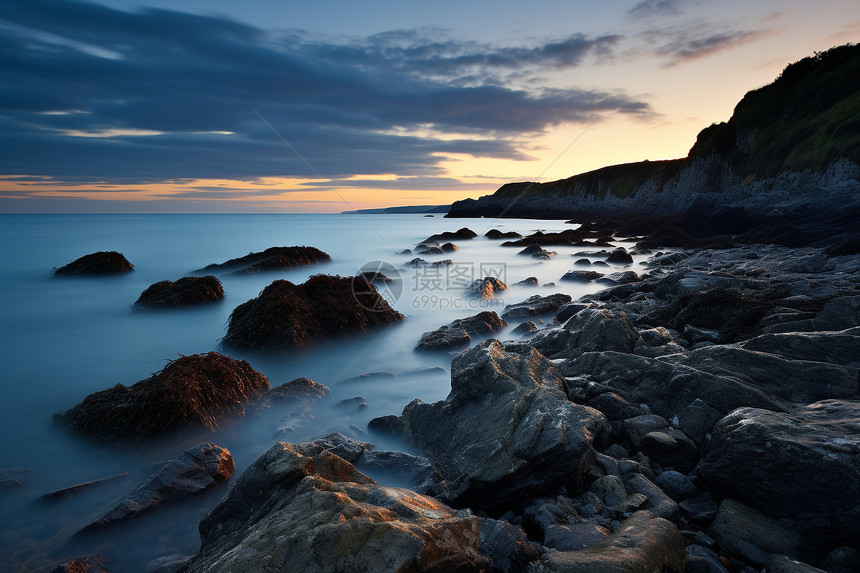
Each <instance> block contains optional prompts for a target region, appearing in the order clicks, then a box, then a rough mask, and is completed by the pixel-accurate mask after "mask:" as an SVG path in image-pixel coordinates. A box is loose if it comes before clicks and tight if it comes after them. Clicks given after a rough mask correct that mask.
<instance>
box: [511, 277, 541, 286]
mask: <svg viewBox="0 0 860 573" xmlns="http://www.w3.org/2000/svg"><path fill="white" fill-rule="evenodd" d="M514 286H538V280H537V277H528V278H525V279H523V280H521V281H519V282H516V283H514Z"/></svg>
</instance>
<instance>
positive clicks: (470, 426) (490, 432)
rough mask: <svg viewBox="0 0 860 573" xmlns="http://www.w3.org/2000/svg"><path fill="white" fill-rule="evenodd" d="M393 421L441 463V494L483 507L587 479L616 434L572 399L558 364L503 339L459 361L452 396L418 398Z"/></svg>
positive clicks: (456, 360) (454, 367)
mask: <svg viewBox="0 0 860 573" xmlns="http://www.w3.org/2000/svg"><path fill="white" fill-rule="evenodd" d="M386 425H387V426H388V427H391V428H393V429H395V430H396V431H398V432H399V433H400V435H402V436H403V437H404V438H406V439H407V440H408V441H409V442H410V443H411V444H412V445H414V446H415V447H417V448H418V449H420V450H422V451H425V452H427V453H428V455H429V457H430V458H431V459H432V460H433V464H434V466H435V468H436V471H437V473H438V480H439V481H438V483H437V484H436V486H435V490H436V495H437V497H439V498H440V499H442V500H445V501H451V502H456V503H458V504H467V505H471V504H474V506H476V507H495V506H498V505H502V504H504V503H506V502H508V501H511V500H515V499H517V498H519V497H521V496H523V495H526V494H529V493H539V492H545V491H552V490H553V489H554V488H557V487H558V486H560V485H563V484H567V485H568V486H576V485H577V484H581V483H582V479H583V476H584V473H585V472H586V471H587V469H588V468H589V467H590V465H591V463H592V461H591V460H593V456H594V453H593V450H592V444H593V442H594V441H595V440H597V441H600V440H602V439H603V436H604V435H605V434H606V433H608V428H607V427H606V420H605V418H604V417H603V415H602V414H600V413H599V412H597V411H596V410H593V409H591V408H588V407H585V406H579V405H577V404H574V403H572V402H570V401H568V399H567V397H566V395H565V393H564V379H563V377H562V376H561V374H560V373H559V372H558V370H557V368H556V367H555V365H554V364H552V362H550V361H549V360H547V359H546V358H544V357H543V356H541V354H540V353H538V352H537V351H535V350H534V349H531V348H528V347H525V346H524V347H523V349H522V354H517V353H514V352H506V351H505V348H504V347H503V346H502V344H501V343H500V342H498V341H496V340H488V341H485V342H483V343H481V344H479V345H478V346H476V347H474V348H472V349H470V350H467V351H466V352H463V353H462V354H459V355H457V356H456V357H455V358H454V360H453V362H452V365H451V393H450V394H449V395H448V397H447V398H446V399H445V400H444V401H442V402H436V403H434V404H425V403H423V402H421V401H420V400H413V401H412V402H410V403H409V404H408V405H407V406H406V408H404V410H403V414H402V416H400V417H399V418H396V419H394V420H389V421H388V422H387V423H386Z"/></svg>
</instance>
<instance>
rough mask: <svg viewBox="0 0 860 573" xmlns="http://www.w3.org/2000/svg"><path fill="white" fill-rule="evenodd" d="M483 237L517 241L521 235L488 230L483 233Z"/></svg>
mask: <svg viewBox="0 0 860 573" xmlns="http://www.w3.org/2000/svg"><path fill="white" fill-rule="evenodd" d="M484 236H485V237H487V238H488V239H519V238H520V237H522V235H520V234H519V233H517V232H516V231H507V232H504V233H503V232H502V231H499V230H498V229H490V230H489V231H487V232H486V233H484Z"/></svg>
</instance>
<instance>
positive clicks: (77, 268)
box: [54, 251, 134, 277]
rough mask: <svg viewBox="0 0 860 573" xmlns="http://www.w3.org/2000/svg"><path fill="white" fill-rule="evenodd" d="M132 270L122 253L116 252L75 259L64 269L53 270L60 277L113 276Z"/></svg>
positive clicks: (101, 252) (91, 254)
mask: <svg viewBox="0 0 860 573" xmlns="http://www.w3.org/2000/svg"><path fill="white" fill-rule="evenodd" d="M133 270H134V265H133V264H131V263H130V262H128V259H126V258H125V257H124V256H123V255H122V253H118V252H116V251H98V252H96V253H90V254H89V255H84V256H83V257H81V258H79V259H75V260H74V261H72V262H71V263H69V264H67V265H66V266H64V267H60V268H58V269H55V270H54V274H55V275H60V276H67V277H68V276H88V275H114V274H119V273H127V272H129V271H133Z"/></svg>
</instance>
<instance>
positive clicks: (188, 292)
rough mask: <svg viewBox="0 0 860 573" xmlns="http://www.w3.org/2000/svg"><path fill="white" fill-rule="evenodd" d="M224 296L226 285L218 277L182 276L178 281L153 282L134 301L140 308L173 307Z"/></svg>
mask: <svg viewBox="0 0 860 573" xmlns="http://www.w3.org/2000/svg"><path fill="white" fill-rule="evenodd" d="M223 298H224V287H223V286H222V285H221V281H220V280H218V278H217V277H214V276H212V275H207V276H205V277H182V278H181V279H179V280H177V281H159V282H157V283H153V284H151V285H150V286H149V287H147V289H146V290H145V291H143V292H142V293H141V294H140V297H139V298H138V299H137V301H136V302H135V303H134V305H135V306H137V307H140V308H173V307H178V306H186V305H192V304H202V303H205V302H212V301H216V300H221V299H223Z"/></svg>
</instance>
